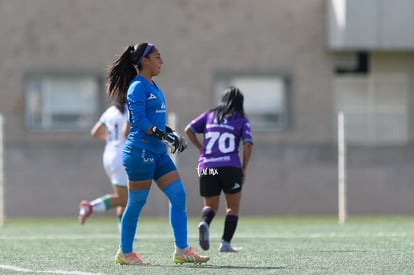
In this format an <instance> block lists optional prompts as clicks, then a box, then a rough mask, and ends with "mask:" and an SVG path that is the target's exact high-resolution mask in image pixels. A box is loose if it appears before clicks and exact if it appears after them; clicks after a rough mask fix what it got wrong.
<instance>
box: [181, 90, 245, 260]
mask: <svg viewBox="0 0 414 275" xmlns="http://www.w3.org/2000/svg"><path fill="white" fill-rule="evenodd" d="M243 101H244V97H243V94H242V93H241V92H240V90H239V89H238V88H236V87H230V88H228V89H226V91H225V93H224V95H223V97H222V98H221V103H220V104H219V105H218V106H217V107H215V108H213V109H211V110H210V111H208V112H204V113H202V114H201V115H199V116H198V117H197V118H195V119H194V120H193V121H191V122H190V123H189V124H188V125H187V127H186V128H185V133H186V134H187V136H188V138H189V140H190V141H191V143H193V144H194V145H195V146H196V147H197V149H198V150H199V151H200V157H199V160H198V167H197V170H198V175H199V178H200V195H201V196H202V197H203V200H204V208H203V210H202V211H201V222H200V224H199V226H198V230H199V243H200V246H201V248H202V249H204V250H208V249H209V248H210V241H209V226H210V223H211V222H212V220H213V218H214V216H215V214H216V213H217V211H218V209H219V202H220V193H221V191H223V193H224V195H225V199H226V218H225V222H224V232H223V235H222V241H221V243H220V247H219V251H220V252H237V251H238V250H237V249H235V248H233V247H232V246H231V245H230V242H231V240H232V238H233V235H234V232H235V231H236V227H237V223H238V217H239V206H240V198H241V190H242V186H243V184H244V179H245V175H246V169H247V165H248V162H249V159H250V155H251V151H252V145H253V139H252V134H251V131H250V125H249V120H248V119H247V117H246V116H245V114H244V107H243ZM197 134H203V137H204V139H203V141H202V142H200V140H199V139H198V137H197ZM240 141H242V142H243V159H242V161H240V158H239V145H240Z"/></svg>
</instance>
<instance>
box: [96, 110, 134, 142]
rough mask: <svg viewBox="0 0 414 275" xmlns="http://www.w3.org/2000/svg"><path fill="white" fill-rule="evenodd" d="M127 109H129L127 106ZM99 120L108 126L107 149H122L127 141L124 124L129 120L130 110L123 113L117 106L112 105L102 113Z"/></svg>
mask: <svg viewBox="0 0 414 275" xmlns="http://www.w3.org/2000/svg"><path fill="white" fill-rule="evenodd" d="M125 110H127V109H126V108H125ZM99 121H100V122H101V123H102V124H103V125H105V128H106V133H107V135H106V148H105V150H106V149H116V150H120V149H122V146H123V145H124V143H125V136H124V126H125V124H126V123H127V122H128V112H127V111H125V112H124V114H122V113H121V112H120V111H119V110H118V108H117V107H115V106H110V107H109V108H108V109H106V111H105V112H104V113H103V114H102V115H101V118H100V119H99Z"/></svg>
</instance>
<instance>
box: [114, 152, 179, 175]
mask: <svg viewBox="0 0 414 275" xmlns="http://www.w3.org/2000/svg"><path fill="white" fill-rule="evenodd" d="M122 163H123V165H124V167H125V171H126V173H127V175H128V180H129V181H143V180H155V181H156V180H157V179H159V178H160V177H162V176H163V175H165V174H167V173H169V172H171V171H175V170H177V167H176V166H175V164H174V162H173V161H172V159H171V158H170V156H169V155H168V153H153V152H151V151H149V150H147V149H142V148H136V147H133V148H132V147H129V146H124V149H123V150H122Z"/></svg>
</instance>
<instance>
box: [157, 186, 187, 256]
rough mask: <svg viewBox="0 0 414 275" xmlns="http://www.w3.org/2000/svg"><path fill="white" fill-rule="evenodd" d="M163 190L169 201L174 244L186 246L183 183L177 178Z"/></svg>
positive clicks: (182, 247) (180, 246)
mask: <svg viewBox="0 0 414 275" xmlns="http://www.w3.org/2000/svg"><path fill="white" fill-rule="evenodd" d="M163 192H164V194H165V195H166V196H167V197H168V199H169V201H170V223H171V228H172V231H173V234H174V241H175V245H176V246H177V247H178V248H181V249H184V248H187V247H188V243H187V212H186V194H185V190H184V186H183V183H182V182H181V180H180V179H178V180H176V181H174V182H172V183H170V184H169V185H168V186H167V187H165V189H164V190H163Z"/></svg>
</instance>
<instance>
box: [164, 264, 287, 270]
mask: <svg viewBox="0 0 414 275" xmlns="http://www.w3.org/2000/svg"><path fill="white" fill-rule="evenodd" d="M172 267H179V268H183V267H184V268H190V269H240V270H283V269H286V267H283V266H241V265H209V264H202V265H175V266H172Z"/></svg>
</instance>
